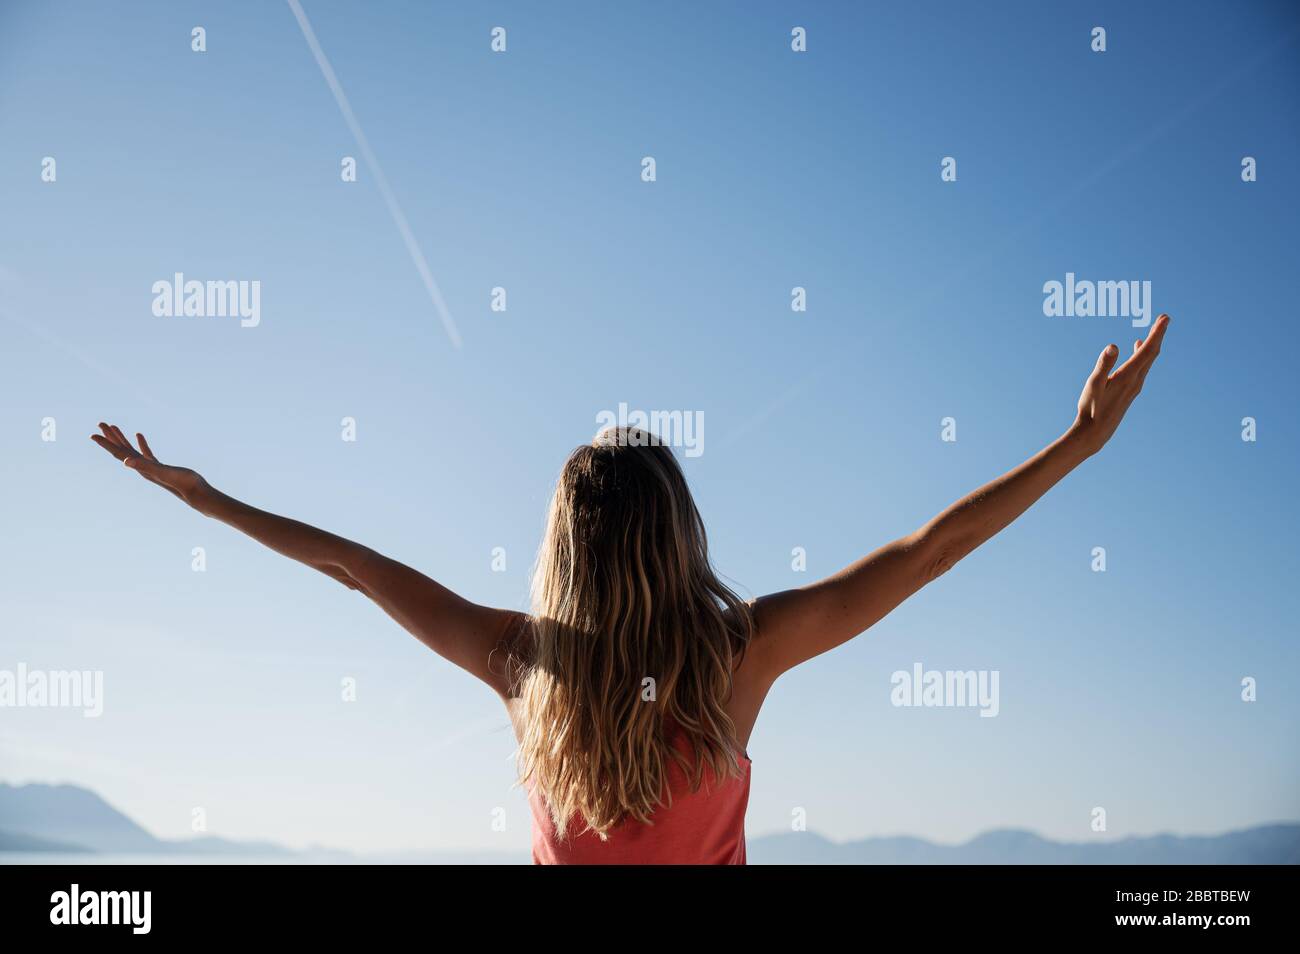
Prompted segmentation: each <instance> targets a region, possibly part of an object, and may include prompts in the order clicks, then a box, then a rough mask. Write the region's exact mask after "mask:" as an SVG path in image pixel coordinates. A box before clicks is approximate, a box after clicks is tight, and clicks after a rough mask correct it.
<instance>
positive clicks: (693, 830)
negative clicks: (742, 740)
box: [528, 736, 753, 865]
mask: <svg viewBox="0 0 1300 954" xmlns="http://www.w3.org/2000/svg"><path fill="white" fill-rule="evenodd" d="M678 738H679V739H680V740H681V742H680V743H678V742H675V743H674V744H677V745H678V746H679V748H678V751H681V752H683V753H684V754H685V755H687V757H688V758H689V757H690V756H691V750H690V743H689V741H688V740H686V738H685V736H678ZM738 758H739V760H740V772H741V774H740V777H739V778H729V777H728V778H724V779H722V781H721V782H718V781H717V779H716V778H715V777H714V776H713V773H712V772H711V771H710V769H709V767H708V765H707V764H706V765H705V766H704V777H703V781H701V783H700V787H699V789H698V790H697V791H694V792H692V791H691V786H690V779H689V778H688V777H687V775H686V773H685V772H683V771H682V768H681V766H679V765H678V764H677V763H676V762H675V761H672V760H670V761H669V763H668V767H667V775H668V778H667V785H668V790H669V792H670V793H671V794H672V806H671V807H660V808H658V809H656V810H655V813H654V814H653V815H652V816H651V821H652V822H653V824H650V825H647V824H645V823H644V822H639V821H637V820H636V819H628V820H627V821H624V822H623V823H622V824H620V825H618V826H617V827H615V828H613V829H612V830H610V831H609V832H608V838H607V840H605V841H601V840H600V837H599V836H598V835H597V834H596V833H595V832H591V831H583V827H584V826H583V824H582V821H581V820H577V821H574V822H572V823H571V824H570V825H569V830H568V832H567V833H566V834H565V837H564V839H563V840H561V839H559V838H557V837H556V834H555V825H554V824H553V823H552V822H551V813H550V811H549V810H548V809H547V807H546V802H545V799H543V798H542V796H541V795H540V794H539V793H538V792H537V791H536V789H535V788H533V787H532V786H531V785H530V786H529V791H528V805H529V808H530V809H532V814H533V862H534V863H535V864H539V865H743V864H744V863H745V809H746V808H747V807H748V806H749V776H750V771H751V769H752V768H753V763H752V762H751V761H750V759H749V757H748V756H747V755H741V756H739V757H738Z"/></svg>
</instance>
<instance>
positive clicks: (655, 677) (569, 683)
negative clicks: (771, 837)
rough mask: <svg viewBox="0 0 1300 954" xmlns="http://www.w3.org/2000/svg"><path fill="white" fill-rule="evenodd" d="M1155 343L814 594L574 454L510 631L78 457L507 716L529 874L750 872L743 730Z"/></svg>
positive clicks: (949, 543)
mask: <svg viewBox="0 0 1300 954" xmlns="http://www.w3.org/2000/svg"><path fill="white" fill-rule="evenodd" d="M1168 327H1169V317H1168V316H1167V315H1161V316H1160V318H1159V319H1158V320H1157V321H1156V322H1155V324H1153V325H1152V327H1151V330H1150V332H1149V334H1148V336H1147V338H1146V339H1145V340H1144V341H1137V342H1135V343H1134V345H1133V354H1132V356H1131V357H1130V358H1129V359H1128V360H1127V361H1126V362H1125V363H1124V364H1123V366H1122V367H1120V368H1119V369H1118V370H1116V371H1114V372H1113V373H1112V369H1113V368H1114V366H1115V363H1116V360H1117V359H1118V356H1119V349H1118V348H1116V347H1115V346H1114V345H1110V346H1109V347H1107V348H1106V349H1105V350H1104V351H1103V352H1102V353H1101V356H1100V357H1099V358H1098V359H1097V364H1096V367H1095V368H1094V369H1093V371H1092V374H1091V375H1090V376H1089V377H1088V380H1087V382H1086V383H1085V385H1084V388H1083V393H1082V394H1081V396H1080V397H1079V403H1078V414H1077V415H1076V417H1075V420H1074V423H1073V424H1072V425H1071V426H1070V427H1069V428H1068V429H1067V430H1066V432H1065V433H1064V434H1063V435H1062V436H1061V437H1060V438H1058V439H1057V440H1055V441H1053V442H1052V443H1051V444H1050V445H1048V446H1047V447H1046V448H1045V449H1044V450H1042V451H1040V452H1039V453H1037V454H1035V455H1034V456H1033V457H1031V458H1030V459H1029V460H1027V461H1026V462H1025V463H1023V464H1021V465H1020V466H1019V467H1017V468H1015V469H1014V470H1012V471H1009V472H1008V473H1006V474H1004V475H1003V476H1001V477H999V478H998V479H997V480H994V481H993V482H992V483H989V484H986V485H985V486H983V487H981V488H980V489H979V490H977V491H975V492H974V493H973V494H970V495H969V496H967V497H965V498H964V499H962V500H960V501H958V502H957V503H955V504H953V505H952V506H951V507H949V508H948V509H947V510H945V511H944V512H943V513H941V514H939V515H938V516H937V517H935V518H934V519H933V520H931V521H930V522H929V523H927V524H926V525H925V526H924V527H922V528H921V529H919V530H917V531H916V532H915V533H912V534H909V535H908V536H905V537H903V538H901V539H899V540H895V541H894V542H893V543H890V544H888V545H886V546H884V547H881V548H880V549H879V550H877V551H876V552H874V553H872V554H870V555H869V556H867V557H864V558H863V559H861V560H859V561H858V562H857V563H854V564H853V565H852V566H849V567H847V568H845V569H844V570H841V571H840V572H839V573H837V574H835V575H834V576H831V577H828V578H826V579H824V580H822V581H820V582H818V583H814V584H812V585H811V586H806V587H803V588H801V589H797V590H787V591H785V592H782V593H776V594H773V595H771V596H767V597H764V598H762V599H759V600H756V601H754V602H753V603H752V604H751V603H746V602H743V601H742V600H740V599H739V598H738V597H737V596H736V595H735V594H734V593H733V592H732V591H731V590H730V589H728V588H727V587H726V586H725V585H723V583H722V582H721V581H720V580H719V579H718V577H717V576H716V574H715V573H714V572H713V569H712V567H711V566H710V564H709V558H708V548H707V545H706V541H705V534H704V526H703V523H702V522H701V520H700V515H699V512H698V511H697V510H696V509H695V504H694V502H693V500H692V499H691V494H690V491H689V489H688V488H687V486H686V481H685V479H684V478H683V476H682V472H681V470H680V468H679V467H678V465H677V462H676V460H675V459H674V458H673V455H672V453H671V452H670V451H669V450H667V449H666V448H664V447H662V446H659V445H658V444H657V443H655V442H654V441H653V439H651V438H650V437H649V436H648V435H646V434H644V433H642V432H638V431H634V430H631V429H627V428H621V429H620V428H611V429H609V430H606V431H604V432H602V433H601V434H599V435H597V437H596V439H595V441H593V443H592V444H591V445H590V446H587V447H580V448H578V449H577V450H575V451H574V452H573V454H572V455H571V456H570V457H569V460H568V462H567V463H566V464H565V466H564V470H563V471H562V472H561V474H560V479H559V481H558V484H557V486H556V490H555V496H554V498H553V499H552V501H551V508H550V515H549V518H548V521H547V528H546V536H545V539H544V540H543V542H542V546H541V551H540V554H539V556H538V563H537V569H536V573H535V574H534V579H533V610H532V613H531V614H528V615H526V616H525V615H523V614H519V613H514V612H510V611H507V610H499V609H491V608H489V607H485V606H478V605H475V604H474V603H471V602H469V601H468V600H465V599H462V598H461V597H459V596H457V595H456V594H455V593H452V592H451V591H450V590H447V589H446V588H444V587H442V586H440V585H439V584H437V583H435V582H434V581H433V580H430V579H429V578H428V577H426V576H424V575H423V574H421V573H419V572H417V571H415V570H412V569H411V568H410V567H407V566H403V565H402V564H400V563H397V562H396V561H394V560H390V559H388V558H387V557H385V556H382V555H381V554H379V553H376V552H375V551H373V550H370V549H368V548H366V547H364V546H362V545H360V544H357V543H353V542H351V541H350V540H344V539H342V538H341V537H336V536H334V535H333V534H330V533H326V532H324V531H322V530H318V529H316V528H315V527H310V526H307V525H306V524H302V523H299V522H297V521H295V520H289V519H287V518H285V517H279V516H276V515H274V514H270V513H266V512H264V511H261V510H257V509H255V508H253V507H250V506H248V505H247V504H244V503H241V502H239V501H238V500H234V499H233V498H231V497H227V496H226V495H225V494H223V493H221V492H220V491H218V490H216V489H214V488H213V487H211V486H210V485H209V484H208V483H207V481H205V480H204V479H203V478H202V477H200V476H199V475H198V474H197V473H195V472H194V471H192V470H188V469H186V468H183V467H174V466H170V465H167V464H163V463H162V462H160V461H159V460H158V458H157V457H155V456H154V453H153V451H152V450H151V449H150V448H149V444H148V442H147V441H146V440H145V438H144V435H143V434H137V435H136V439H137V441H138V445H139V446H138V449H137V448H136V447H133V446H132V445H131V443H130V441H128V440H127V439H126V437H125V435H123V433H122V431H121V430H120V429H119V428H118V427H116V426H115V425H108V424H100V425H99V426H100V429H101V430H102V431H103V433H102V434H95V435H93V436H92V437H91V440H93V441H95V442H96V443H97V444H99V446H101V447H103V448H104V449H105V450H107V451H108V452H109V453H110V454H112V455H113V456H114V457H116V458H117V459H118V460H120V461H122V463H123V464H125V465H126V466H127V467H129V468H130V469H132V470H134V471H136V472H137V473H139V474H140V476H142V477H144V478H145V479H147V480H150V481H152V482H153V483H156V484H159V485H160V486H162V487H165V488H167V489H168V490H170V491H171V492H172V493H174V494H175V495H176V496H178V497H180V498H181V499H182V500H184V501H185V502H186V503H187V504H189V505H190V506H191V507H194V508H195V509H196V510H198V511H199V512H200V513H203V514H206V515H207V516H210V517H215V518H216V519H218V520H221V521H223V522H225V523H228V524H230V525H231V526H233V527H235V528H236V529H238V530H242V531H243V532H244V533H246V534H248V535H249V536H251V537H253V538H254V539H256V540H258V541H260V542H261V543H264V544H265V545H266V546H268V547H271V548H272V549H273V550H275V551H277V552H279V553H282V554H284V555H285V556H287V557H292V558H293V559H295V560H298V561H300V562H302V563H306V564H307V565H308V566H311V567H314V568H315V569H317V570H320V571H321V572H322V573H325V574H328V575H329V576H332V577H334V579H336V580H338V581H339V582H340V583H342V584H344V585H345V586H348V587H350V588H352V589H355V590H360V591H361V592H362V593H364V594H365V595H366V596H368V597H370V599H372V600H374V601H375V602H376V603H378V604H379V606H380V607H381V608H383V610H384V611H385V612H387V613H388V614H389V615H390V616H392V617H393V619H395V620H397V622H398V623H400V624H401V625H402V626H404V627H405V628H406V629H408V630H409V631H410V632H411V633H413V634H414V635H415V636H416V637H417V638H418V639H419V640H421V641H422V642H423V643H425V645H427V646H428V647H429V648H430V649H432V650H434V652H437V653H439V654H440V655H442V656H444V657H445V658H447V659H449V660H450V661H452V662H453V663H455V664H456V665H458V666H460V667H461V668H463V669H465V670H467V671H468V672H470V673H472V674H473V675H475V676H477V677H478V678H479V679H481V680H482V681H483V682H485V683H487V684H488V685H489V686H490V687H491V688H492V689H493V690H494V691H496V693H497V694H498V695H499V696H500V697H501V699H502V701H503V702H504V703H505V705H506V708H507V709H508V711H509V713H510V718H511V722H512V723H513V725H514V729H515V734H516V736H517V738H518V740H519V765H520V777H521V779H522V781H523V782H524V783H525V784H526V785H527V786H528V790H529V803H530V805H531V807H532V812H533V858H534V860H535V861H537V862H540V863H584V862H595V863H621V862H630V863H730V864H743V863H744V861H745V835H744V821H745V807H746V804H747V802H748V798H749V774H750V762H749V758H748V756H747V755H746V754H745V751H746V747H747V745H748V743H749V736H750V733H751V732H752V731H753V728H754V722H755V720H756V719H757V717H758V712H759V709H760V707H761V706H762V704H763V700H764V698H765V697H766V696H767V692H768V690H769V689H770V688H771V686H772V683H773V682H774V681H775V680H776V679H777V677H778V676H780V675H781V674H782V673H783V672H785V671H786V670H788V669H791V668H793V667H794V666H797V665H798V664H799V663H801V662H803V661H804V660H807V659H811V658H812V657H813V656H816V655H819V654H820V653H824V652H826V651H827V650H829V649H832V648H834V647H835V646H838V645H839V644H841V643H843V642H846V641H847V640H849V639H851V638H853V637H854V636H855V635H857V634H858V633H861V632H862V631H863V630H865V629H867V628H868V627H870V626H871V625H872V624H874V623H875V622H877V621H878V620H880V619H881V618H883V617H884V616H885V615H886V614H887V613H889V612H890V611H891V610H892V609H893V608H894V607H896V606H897V605H898V604H899V603H901V602H902V601H903V600H905V599H907V597H909V596H911V595H912V594H913V593H915V592H916V591H917V590H919V589H920V588H921V587H922V586H924V585H925V584H926V583H928V582H930V581H931V580H933V579H935V578H936V577H938V576H939V575H940V574H942V573H944V572H946V571H947V570H948V569H950V568H951V567H952V566H953V564H955V563H956V562H957V561H958V560H960V559H961V558H962V557H964V556H966V554H968V553H970V552H971V551H972V550H974V549H975V548H976V547H978V546H979V545H980V544H981V543H983V542H984V541H985V540H988V539H989V538H990V537H992V536H993V535H994V534H996V533H997V532H998V531H999V530H1001V529H1002V528H1004V527H1006V526H1007V525H1008V524H1009V523H1011V521H1013V520H1014V519H1015V518H1016V517H1018V516H1020V514H1022V513H1024V512H1025V510H1027V509H1028V508H1029V506H1030V505H1031V504H1033V502H1034V501H1036V500H1037V499H1038V498H1039V497H1041V496H1042V495H1043V494H1044V493H1046V492H1047V491H1048V489H1050V488H1051V487H1052V486H1053V485H1054V484H1055V483H1056V482H1057V481H1058V480H1060V479H1061V478H1062V477H1064V476H1065V475H1066V474H1067V473H1069V472H1070V471H1071V470H1073V469H1074V468H1075V467H1077V466H1078V465H1079V464H1080V463H1082V462H1083V461H1084V460H1085V459H1086V458H1088V457H1090V456H1091V455H1092V454H1095V453H1096V452H1097V451H1098V450H1100V449H1101V447H1102V446H1103V445H1104V444H1105V443H1106V441H1107V440H1109V439H1110V436H1111V435H1112V434H1113V433H1114V432H1115V428H1116V427H1117V426H1118V425H1119V422H1120V421H1121V419H1122V418H1123V417H1124V413H1125V411H1127V410H1128V407H1129V405H1130V404H1131V403H1132V401H1133V399H1134V398H1135V397H1136V396H1137V394H1138V392H1139V391H1140V390H1141V388H1142V383H1143V381H1144V380H1145V379H1146V376H1147V372H1148V371H1150V370H1151V366H1152V364H1153V363H1154V361H1155V359H1156V356H1157V355H1158V354H1159V353H1160V344H1161V341H1162V340H1163V339H1164V335H1165V331H1166V329H1167V328H1168Z"/></svg>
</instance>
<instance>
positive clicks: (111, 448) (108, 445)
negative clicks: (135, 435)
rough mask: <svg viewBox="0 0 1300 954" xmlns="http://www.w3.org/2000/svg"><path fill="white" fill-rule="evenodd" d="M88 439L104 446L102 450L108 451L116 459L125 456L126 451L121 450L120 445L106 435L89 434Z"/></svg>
mask: <svg viewBox="0 0 1300 954" xmlns="http://www.w3.org/2000/svg"><path fill="white" fill-rule="evenodd" d="M90 439H91V440H92V441H94V442H95V443H96V444H98V445H99V446H100V447H102V448H104V450H106V451H108V452H109V453H110V454H112V455H113V456H114V457H116V458H117V459H118V460H122V459H123V458H124V457H126V451H124V450H122V449H121V448H120V447H118V446H117V444H116V443H114V442H113V441H110V440H109V439H108V438H107V437H101V436H100V435H98V434H91V435H90Z"/></svg>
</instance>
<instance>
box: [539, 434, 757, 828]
mask: <svg viewBox="0 0 1300 954" xmlns="http://www.w3.org/2000/svg"><path fill="white" fill-rule="evenodd" d="M529 622H530V624H531V625H530V627H529V632H528V637H529V638H528V643H529V646H528V648H527V650H526V652H525V653H524V654H523V655H521V656H520V657H519V658H520V665H519V667H518V669H517V676H516V683H515V692H514V695H515V696H516V698H517V699H518V700H519V707H520V715H521V717H522V718H521V719H520V720H519V722H520V726H521V728H520V739H521V741H520V747H519V768H520V777H521V780H522V781H524V782H526V783H529V784H532V785H534V786H536V788H537V789H538V790H539V791H540V793H541V794H542V796H543V797H544V798H545V800H546V803H547V805H548V807H549V809H550V812H551V817H552V820H553V821H554V824H555V827H556V830H557V833H558V834H559V835H560V837H564V835H565V832H566V830H567V828H568V826H569V824H570V822H571V821H581V822H582V823H584V824H585V827H586V829H587V830H591V831H594V832H596V833H597V834H598V835H599V836H600V837H602V838H604V837H606V834H607V833H608V832H609V830H610V829H611V828H613V827H615V826H616V825H618V824H619V823H620V822H623V821H624V820H626V819H628V818H633V819H636V820H637V821H641V822H647V823H652V822H651V817H650V816H651V815H652V814H653V812H654V810H655V808H656V807H659V806H661V805H666V804H670V800H671V796H669V795H668V793H667V792H666V791H665V780H666V773H667V769H668V765H669V762H668V759H673V760H675V761H676V762H677V763H678V764H679V765H680V766H681V767H682V769H683V771H684V772H685V773H686V776H687V778H688V779H689V780H690V784H691V788H692V790H696V789H698V788H699V786H700V784H701V781H702V779H703V776H704V769H705V766H708V768H709V769H710V770H711V771H712V773H713V776H714V778H716V779H723V778H725V777H727V776H736V775H738V774H739V773H740V766H739V763H738V760H737V752H738V751H739V747H738V744H737V741H736V729H735V726H734V725H733V724H732V721H731V718H730V717H729V716H728V715H727V713H726V710H725V709H724V704H725V702H726V701H727V699H728V697H729V696H730V694H731V687H732V674H733V672H734V671H735V667H736V666H737V665H738V663H739V661H740V659H741V657H742V654H743V653H744V649H745V646H746V645H747V644H748V642H749V640H750V639H751V638H752V636H753V630H754V623H753V617H752V614H751V612H750V607H749V605H748V604H747V603H745V602H744V601H742V600H741V599H740V598H739V597H738V596H737V595H736V594H735V593H733V592H732V591H731V590H730V589H729V588H728V587H727V586H725V585H724V584H723V583H722V582H721V581H720V580H719V579H718V576H717V574H716V573H714V571H713V568H712V567H711V565H710V563H709V556H708V544H707V540H706V537H705V533H704V523H703V521H702V520H701V519H700V514H699V511H698V510H697V509H696V507H695V501H694V500H693V499H692V498H691V493H690V489H689V488H688V487H687V485H686V478H685V476H684V475H683V474H682V471H681V468H680V467H679V466H678V464H677V461H676V460H675V459H674V457H673V455H672V452H671V451H670V450H669V449H668V448H667V447H664V446H662V444H661V443H659V441H658V439H657V438H655V437H653V436H652V435H650V434H648V433H646V432H645V431H640V430H637V429H634V428H609V429H607V430H605V431H602V432H601V433H600V434H598V435H597V436H596V439H595V440H594V441H593V442H592V443H591V445H590V446H584V447H579V448H577V449H576V450H575V451H574V452H573V454H572V455H570V457H569V459H568V461H567V462H566V463H565V465H564V469H563V471H562V472H561V473H560V478H559V481H558V482H557V485H556V488H555V496H554V497H553V498H552V501H551V507H550V512H549V514H548V517H547V526H546V536H545V539H544V540H543V542H542V546H541V549H540V551H539V553H538V558H537V567H536V570H535V572H534V577H533V615H532V618H531V619H530V621H529ZM646 680H653V682H647V681H646ZM673 727H675V728H677V729H680V731H681V732H683V733H684V734H685V735H686V737H687V738H688V739H689V741H690V743H691V751H692V752H693V753H694V758H693V759H690V760H688V759H687V758H686V757H685V756H684V755H683V753H682V752H680V751H678V749H677V748H675V747H674V746H673V744H672V739H670V738H669V733H668V731H667V729H671V728H673ZM692 763H693V764H692ZM666 796H667V797H668V801H665V797H666Z"/></svg>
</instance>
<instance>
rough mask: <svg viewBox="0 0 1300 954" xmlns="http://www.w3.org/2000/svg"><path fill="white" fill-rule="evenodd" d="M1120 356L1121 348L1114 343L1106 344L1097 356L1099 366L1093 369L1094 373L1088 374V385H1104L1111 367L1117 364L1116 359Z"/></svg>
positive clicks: (1093, 386) (1092, 386)
mask: <svg viewBox="0 0 1300 954" xmlns="http://www.w3.org/2000/svg"><path fill="white" fill-rule="evenodd" d="M1118 357H1119V348H1117V347H1115V346H1114V345H1113V344H1110V345H1106V347H1105V348H1103V349H1102V352H1101V354H1100V355H1098V357H1097V366H1096V367H1095V368H1093V369H1092V374H1090V375H1088V384H1087V386H1088V387H1091V388H1097V387H1100V386H1102V385H1103V384H1104V383H1105V381H1106V376H1107V375H1108V374H1110V369H1111V368H1113V367H1114V366H1115V360H1116V359H1117V358H1118Z"/></svg>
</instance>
